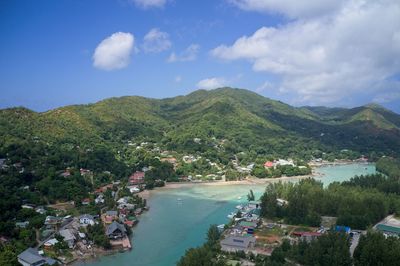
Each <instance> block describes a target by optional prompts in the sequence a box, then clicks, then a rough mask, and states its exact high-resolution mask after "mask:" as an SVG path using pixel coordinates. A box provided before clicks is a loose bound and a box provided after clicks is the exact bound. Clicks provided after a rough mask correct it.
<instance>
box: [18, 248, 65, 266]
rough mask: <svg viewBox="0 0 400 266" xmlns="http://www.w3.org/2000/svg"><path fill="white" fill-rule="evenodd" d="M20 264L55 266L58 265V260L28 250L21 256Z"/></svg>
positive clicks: (25, 265)
mask: <svg viewBox="0 0 400 266" xmlns="http://www.w3.org/2000/svg"><path fill="white" fill-rule="evenodd" d="M18 262H19V263H20V264H22V265H23V266H42V265H45V264H48V265H54V264H56V263H57V261H56V260H53V259H51V258H47V257H44V256H41V255H39V252H38V250H37V249H34V248H28V249H26V250H25V251H24V252H22V253H21V254H19V255H18Z"/></svg>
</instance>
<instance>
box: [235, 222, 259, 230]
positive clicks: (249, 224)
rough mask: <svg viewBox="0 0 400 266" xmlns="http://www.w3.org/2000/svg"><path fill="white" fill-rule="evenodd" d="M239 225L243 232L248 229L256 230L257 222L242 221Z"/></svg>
mask: <svg viewBox="0 0 400 266" xmlns="http://www.w3.org/2000/svg"><path fill="white" fill-rule="evenodd" d="M239 225H240V227H241V228H242V229H243V230H244V229H248V228H251V229H255V228H256V227H257V222H248V221H241V222H240V224H239Z"/></svg>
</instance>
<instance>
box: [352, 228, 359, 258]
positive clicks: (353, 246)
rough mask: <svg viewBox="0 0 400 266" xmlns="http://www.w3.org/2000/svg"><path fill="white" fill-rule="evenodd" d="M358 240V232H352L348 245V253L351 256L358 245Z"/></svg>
mask: <svg viewBox="0 0 400 266" xmlns="http://www.w3.org/2000/svg"><path fill="white" fill-rule="evenodd" d="M359 241H360V234H354V235H353V238H352V239H351V245H350V255H351V256H352V257H353V254H354V250H356V247H357V246H358V242H359Z"/></svg>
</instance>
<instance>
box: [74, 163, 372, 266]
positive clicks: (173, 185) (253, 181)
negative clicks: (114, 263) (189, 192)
mask: <svg viewBox="0 0 400 266" xmlns="http://www.w3.org/2000/svg"><path fill="white" fill-rule="evenodd" d="M360 163H361V164H369V163H364V162H353V161H346V162H342V161H341V162H332V163H328V162H322V163H320V164H318V165H312V166H311V168H312V173H311V174H308V175H303V176H290V177H287V176H284V177H278V178H264V179H260V178H255V177H250V176H249V177H247V178H246V179H244V180H239V181H222V180H220V181H205V182H170V183H166V185H165V186H164V187H156V188H154V189H153V190H144V191H141V192H139V193H137V194H136V195H138V196H140V197H142V198H143V199H146V200H149V199H150V198H151V197H152V196H153V194H154V193H157V192H161V191H163V190H170V189H180V188H188V187H194V186H209V187H218V186H235V185H238V186H240V185H255V186H257V185H260V186H262V185H267V184H270V183H275V182H291V181H298V180H302V179H307V178H323V177H324V174H322V173H320V172H318V168H320V167H325V166H327V167H329V166H338V165H350V164H360ZM150 207H151V206H150ZM149 211H151V208H150V210H149ZM121 252H125V251H121V250H118V249H113V250H109V251H105V250H96V252H94V253H95V255H94V256H89V257H86V258H78V259H77V260H75V261H73V262H71V263H70V265H79V266H83V265H85V263H90V262H92V261H96V260H99V259H101V257H106V256H110V255H111V256H112V255H116V254H118V253H121Z"/></svg>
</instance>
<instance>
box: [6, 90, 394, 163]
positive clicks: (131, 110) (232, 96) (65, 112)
mask: <svg viewBox="0 0 400 266" xmlns="http://www.w3.org/2000/svg"><path fill="white" fill-rule="evenodd" d="M0 125H1V127H0V135H1V136H2V138H1V142H0V153H1V154H2V155H3V156H6V153H7V152H8V150H9V149H10V145H13V144H15V143H14V142H15V141H17V142H18V141H21V142H33V143H46V145H53V144H54V145H55V144H56V143H57V145H58V146H61V147H62V146H63V145H75V146H80V147H82V148H83V147H85V148H93V146H95V145H99V144H104V145H107V146H108V147H110V150H117V147H119V146H120V145H122V144H123V143H124V142H126V141H131V140H133V141H136V140H137V141H152V142H156V143H159V144H162V145H165V147H166V148H171V149H176V150H180V151H185V152H194V151H202V152H205V151H207V150H210V146H212V145H213V142H215V140H218V141H221V140H225V141H228V142H229V143H230V144H231V145H230V151H231V152H240V151H255V152H257V153H259V154H263V155H280V156H285V157H287V156H299V157H310V156H312V155H316V154H314V153H315V152H316V151H323V152H328V153H329V152H337V151H340V150H342V149H350V150H353V151H356V152H359V153H366V154H368V153H371V152H375V153H382V154H387V155H397V153H398V152H399V150H400V149H399V148H400V130H399V126H400V116H399V115H397V114H395V113H393V112H391V111H389V110H386V109H384V108H382V107H380V106H377V105H368V106H362V107H358V108H353V109H345V108H326V107H302V108H296V107H292V106H289V105H287V104H284V103H282V102H279V101H274V100H271V99H268V98H265V97H263V96H260V95H258V94H256V93H254V92H250V91H247V90H242V89H231V88H221V89H217V90H213V91H205V90H199V91H195V92H193V93H191V94H189V95H186V96H178V97H174V98H169V99H162V100H157V99H148V98H143V97H136V96H132V97H121V98H111V99H106V100H103V101H100V102H97V103H95V104H89V105H74V106H67V107H62V108H58V109H54V110H51V111H48V112H44V113H36V112H33V111H30V110H27V109H24V108H11V109H5V110H1V111H0ZM194 138H199V139H202V140H203V142H202V144H196V143H194V142H193V139H194ZM33 145H35V144H33Z"/></svg>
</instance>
